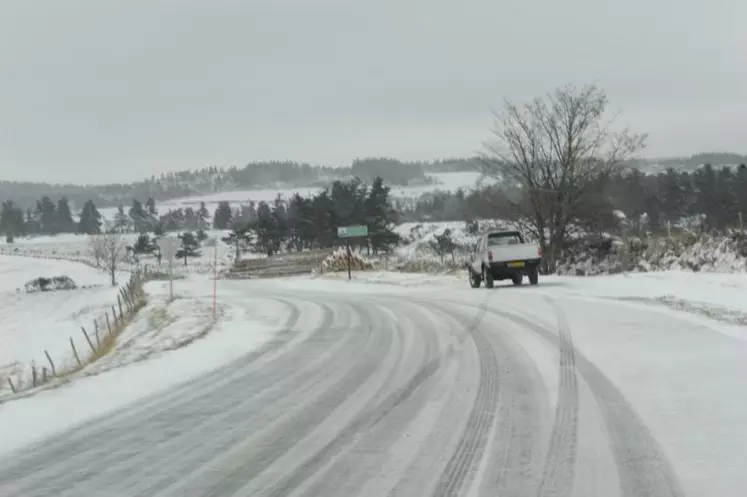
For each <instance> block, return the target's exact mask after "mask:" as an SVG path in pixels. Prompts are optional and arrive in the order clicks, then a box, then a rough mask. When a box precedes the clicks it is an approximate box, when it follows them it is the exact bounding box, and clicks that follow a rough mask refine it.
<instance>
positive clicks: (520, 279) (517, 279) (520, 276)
mask: <svg viewBox="0 0 747 497" xmlns="http://www.w3.org/2000/svg"><path fill="white" fill-rule="evenodd" d="M523 280H524V275H523V274H515V275H513V276H512V277H511V281H513V282H514V285H521V283H522V282H523Z"/></svg>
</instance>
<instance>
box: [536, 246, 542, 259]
mask: <svg viewBox="0 0 747 497" xmlns="http://www.w3.org/2000/svg"><path fill="white" fill-rule="evenodd" d="M537 257H542V247H537Z"/></svg>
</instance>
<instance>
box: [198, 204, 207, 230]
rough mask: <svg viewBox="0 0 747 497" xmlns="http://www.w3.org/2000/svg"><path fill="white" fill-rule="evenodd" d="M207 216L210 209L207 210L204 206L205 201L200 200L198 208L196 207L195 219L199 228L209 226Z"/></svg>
mask: <svg viewBox="0 0 747 497" xmlns="http://www.w3.org/2000/svg"><path fill="white" fill-rule="evenodd" d="M209 218H210V211H208V209H207V207H206V206H205V202H200V208H199V209H197V220H198V223H199V226H200V228H201V229H204V230H205V229H208V228H210V222H209V221H208V219H209Z"/></svg>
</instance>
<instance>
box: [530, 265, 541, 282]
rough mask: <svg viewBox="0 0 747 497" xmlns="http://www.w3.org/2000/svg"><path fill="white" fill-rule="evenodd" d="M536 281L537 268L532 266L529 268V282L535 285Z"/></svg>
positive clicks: (537, 280)
mask: <svg viewBox="0 0 747 497" xmlns="http://www.w3.org/2000/svg"><path fill="white" fill-rule="evenodd" d="M537 283H539V269H538V268H537V266H534V267H533V268H531V269H530V270H529V284H530V285H536V284H537Z"/></svg>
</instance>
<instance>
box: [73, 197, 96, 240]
mask: <svg viewBox="0 0 747 497" xmlns="http://www.w3.org/2000/svg"><path fill="white" fill-rule="evenodd" d="M78 233H85V234H87V235H95V234H98V233H101V214H100V213H99V211H98V210H97V209H96V205H95V204H94V203H93V200H88V201H86V203H85V204H83V210H82V211H81V213H80V221H79V222H78Z"/></svg>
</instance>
